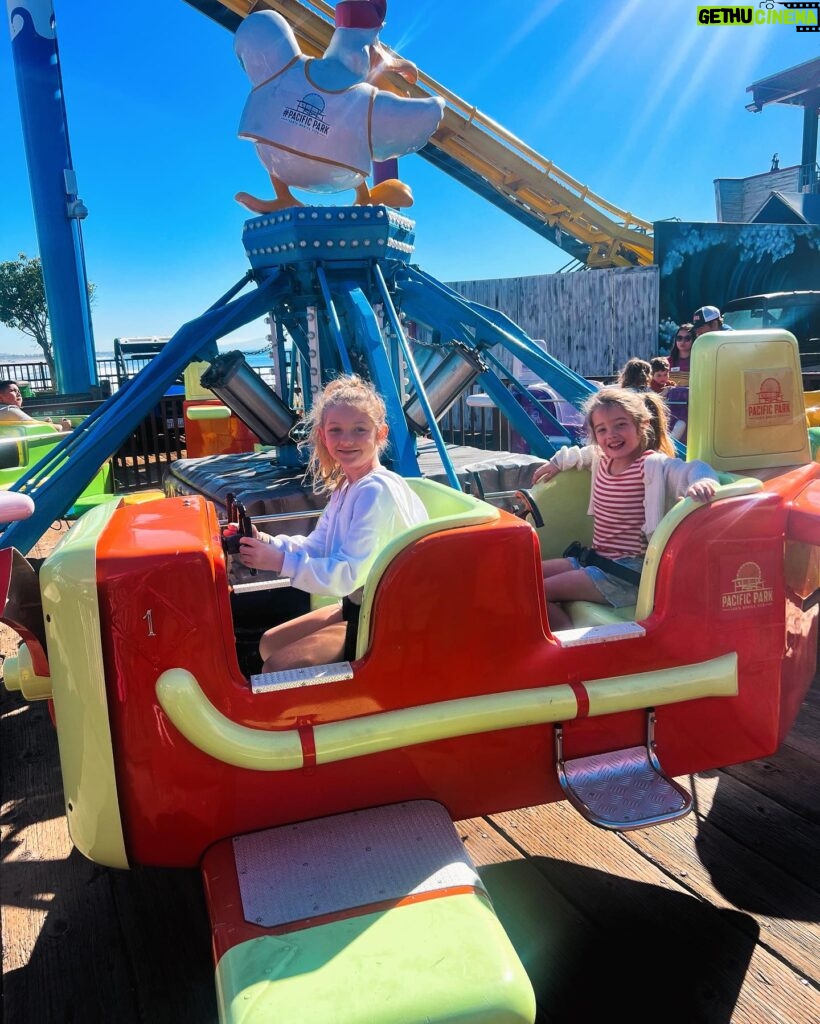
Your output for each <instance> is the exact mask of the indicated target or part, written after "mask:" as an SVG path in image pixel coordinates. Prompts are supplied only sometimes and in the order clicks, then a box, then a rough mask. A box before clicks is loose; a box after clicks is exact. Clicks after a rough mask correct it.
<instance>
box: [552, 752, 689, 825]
mask: <svg viewBox="0 0 820 1024" xmlns="http://www.w3.org/2000/svg"><path fill="white" fill-rule="evenodd" d="M558 778H559V780H560V782H561V786H562V788H563V790H564V792H565V793H566V795H567V799H568V800H569V801H570V803H571V804H572V805H573V806H574V807H575V808H576V809H577V810H578V811H580V813H581V814H582V815H583V816H584V817H585V818H586V819H587V820H588V821H591V822H592V823H593V824H594V825H599V826H600V827H601V828H610V829H620V830H626V829H632V828H645V827H646V826H648V825H658V824H661V823H662V822H666V821H674V820H675V819H676V818H682V817H683V816H684V815H685V814H687V813H688V812H689V811H690V810H691V808H692V797H691V794H689V793H688V792H687V791H686V790H685V789H684V788H683V786H680V785H678V783H677V782H675V781H674V780H673V779H670V778H669V777H668V776H667V775H665V774H664V773H663V771H662V769H661V766H660V764H659V763H658V761H657V758H655V757H654V754H653V753H652V752H651V751H650V750H649V749H648V748H647V747H643V746H641V747H628V748H627V749H625V750H613V751H611V752H609V753H605V754H593V755H592V756H590V757H578V758H575V759H574V760H570V761H562V760H561V758H560V757H559V759H558Z"/></svg>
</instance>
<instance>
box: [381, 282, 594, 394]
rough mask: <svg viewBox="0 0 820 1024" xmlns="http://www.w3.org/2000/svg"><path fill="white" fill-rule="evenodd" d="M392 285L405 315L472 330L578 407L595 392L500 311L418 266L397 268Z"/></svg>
mask: <svg viewBox="0 0 820 1024" xmlns="http://www.w3.org/2000/svg"><path fill="white" fill-rule="evenodd" d="M396 286H397V287H398V288H399V289H400V290H401V294H402V309H403V310H405V312H407V314H408V315H409V316H411V317H413V316H417V317H418V319H420V320H422V322H425V323H430V317H432V318H433V323H432V326H435V327H441V326H442V324H445V323H447V322H451V323H456V324H460V325H463V326H465V327H468V328H470V329H472V330H473V331H474V332H475V343H478V342H479V341H480V342H482V343H484V344H485V345H487V346H488V347H489V346H491V345H501V346H502V348H505V349H506V350H507V351H508V352H511V353H512V354H513V355H515V356H518V358H519V359H520V360H521V362H522V363H523V364H524V365H525V366H526V367H528V368H529V369H530V370H532V371H533V372H534V373H536V374H537V375H538V377H539V378H540V379H541V380H543V381H545V382H546V383H547V384H549V385H551V386H552V387H554V388H555V390H556V391H557V392H558V393H559V394H560V395H561V396H562V398H564V399H565V400H566V401H568V402H570V403H572V405H575V406H579V405H580V404H581V403H582V402H583V401H584V399H585V398H586V397H587V396H588V395H590V394H592V392H593V391H595V387H594V385H592V384H590V382H589V381H588V380H586V379H585V378H584V377H581V376H580V375H579V374H577V373H575V372H574V371H573V370H570V369H569V367H567V366H564V364H563V363H560V362H559V361H558V360H557V359H555V358H553V356H551V355H548V354H547V353H546V352H542V351H541V349H539V348H538V346H537V345H535V344H534V343H533V342H532V341H531V339H529V338H527V336H526V335H525V334H524V332H523V331H521V328H519V327H515V329H514V330H511V329H510V325H511V324H512V321H509V320H507V318H506V317H504V316H503V314H501V313H498V311H497V310H489V309H488V308H487V307H485V306H480V305H479V304H478V303H471V302H468V301H467V300H466V299H464V298H463V296H461V295H459V294H458V293H457V292H454V291H453V290H452V288H448V287H447V286H446V285H444V284H441V282H440V281H437V280H436V279H435V278H433V277H430V275H429V274H425V273H424V271H421V270H419V269H418V267H412V268H408V269H407V270H404V269H402V270H400V271H399V272H398V273H397V275H396ZM425 316H426V317H427V318H426V319H425ZM504 321H506V324H504ZM502 324H504V325H503V326H502ZM513 326H514V325H513Z"/></svg>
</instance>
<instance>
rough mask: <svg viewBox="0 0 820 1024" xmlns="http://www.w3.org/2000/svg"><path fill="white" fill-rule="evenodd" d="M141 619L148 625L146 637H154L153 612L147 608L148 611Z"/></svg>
mask: <svg viewBox="0 0 820 1024" xmlns="http://www.w3.org/2000/svg"><path fill="white" fill-rule="evenodd" d="M143 618H144V619H145V621H146V622H147V623H148V636H156V635H157V634H156V633H155V632H154V610H153V608H149V609H148V611H147V612H146V613H145V615H143Z"/></svg>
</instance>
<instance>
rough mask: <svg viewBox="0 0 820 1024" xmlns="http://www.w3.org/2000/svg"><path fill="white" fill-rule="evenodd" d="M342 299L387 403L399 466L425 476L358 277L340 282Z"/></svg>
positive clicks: (405, 471) (402, 471)
mask: <svg viewBox="0 0 820 1024" xmlns="http://www.w3.org/2000/svg"><path fill="white" fill-rule="evenodd" d="M336 288H337V289H338V290H339V292H340V293H341V295H340V301H341V302H342V304H343V305H344V306H346V307H347V310H346V312H347V317H348V322H349V323H350V324H351V325H352V326H353V332H354V336H355V338H356V342H357V345H358V347H359V349H360V350H361V352H362V353H363V354H364V356H365V358H366V359H367V364H368V367H369V370H370V377H371V379H372V381H373V384H374V386H375V388H376V390H377V391H378V392H379V394H380V395H381V396H382V398H383V399H384V404H385V405H386V407H387V424H388V427H389V428H390V448H391V451H392V452H393V458H394V461H395V470H396V472H397V473H399V474H400V475H401V476H421V470H420V469H419V460H418V456H417V454H416V443H415V440H414V438H413V436H412V434H411V433H410V430H409V428H408V426H407V418H406V417H405V415H404V409H402V405H401V398H400V397H399V390H398V386H397V384H396V380H395V377H394V375H393V371H392V369H391V367H390V362H389V361H388V358H387V352H386V350H385V347H384V342H383V341H382V335H381V331H380V330H379V324H378V321H377V320H376V314H375V313H374V312H373V309H372V307H371V305H370V303H369V302H368V300H367V296H366V295H365V294H364V292H363V291H362V289H361V288H360V287H359V285H358V284H357V283H356V282H355V281H347V282H338V283H337V284H336Z"/></svg>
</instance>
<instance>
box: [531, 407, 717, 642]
mask: <svg viewBox="0 0 820 1024" xmlns="http://www.w3.org/2000/svg"><path fill="white" fill-rule="evenodd" d="M584 413H585V416H586V426H587V435H588V437H589V438H590V440H591V442H592V443H591V444H589V445H587V446H585V447H582V448H578V447H573V448H561V449H560V450H559V451H558V452H556V453H555V455H553V457H552V458H551V459H550V461H549V462H547V463H546V464H545V465H543V466H540V467H539V468H538V469H537V470H536V471H535V474H534V476H533V483H539V482H543V481H547V480H551V479H552V478H553V477H554V476H556V474H558V473H560V472H561V471H562V470H565V469H585V470H588V471H589V472H591V473H592V486H591V488H590V500H589V507H588V509H587V514H588V515H591V516H593V533H592V546H593V548H594V549H595V551H596V552H597V553H598V554H599V555H603V556H604V557H605V558H608V559H611V560H614V561H616V562H618V563H620V564H621V565H624V566H626V567H627V568H629V569H633V570H637V571H640V569H641V567H642V565H643V559H644V555H645V554H646V547H647V543H648V541H649V538H650V537H651V536H652V534H653V532H654V531H655V529H656V527H657V526H658V523H659V522H660V521H661V519H662V518H663V516H664V515H665V513H666V508H667V504H671V503H672V502H674V501H675V500H676V499H677V498H678V497H680V496H685V497H688V498H694V499H695V500H696V501H708V500H709V498H711V497H712V495H713V494H714V493H715V490H716V488H717V485H718V481H717V477H716V475H715V472H714V470H713V469H712V468H711V466H708V465H707V464H706V463H705V462H699V461H693V462H683V461H682V460H681V459H677V458H675V457H674V456H671V455H670V454H667V453H668V452H669V451H671V450H672V445H671V442H670V440H669V437H668V434H667V430H666V410H665V408H664V405H663V402H662V400H661V399H660V398H658V396H657V395H655V394H653V393H652V392H647V393H646V394H638V393H635V392H633V391H630V390H628V389H626V388H617V387H611V388H603V389H602V390H601V391H599V392H597V394H594V395H592V396H591V397H590V398H588V399H587V401H586V403H585V405H584ZM653 421H654V422H653ZM541 568H542V572H543V574H544V591H545V593H546V597H547V602H548V607H549V620H550V625H551V627H552V629H553V630H556V629H565V628H567V627H568V626H571V625H572V620H571V618H570V616H569V614H568V613H567V611H566V610H565V609H564V608H562V607H561V605H560V604H558V602H562V601H594V602H596V603H597V604H609V605H611V606H612V607H613V608H621V607H624V606H625V605H630V604H634V603H635V601H636V600H637V594H638V588H637V586H636V585H635V584H632V583H628V582H625V581H624V580H622V579H620V578H619V577H616V576H613V575H612V574H610V573H607V572H605V571H604V570H603V569H601V568H599V567H597V566H592V565H591V566H587V567H582V566H581V565H580V563H579V562H578V561H577V559H574V558H552V559H547V560H545V561H544V562H542V563H541Z"/></svg>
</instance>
